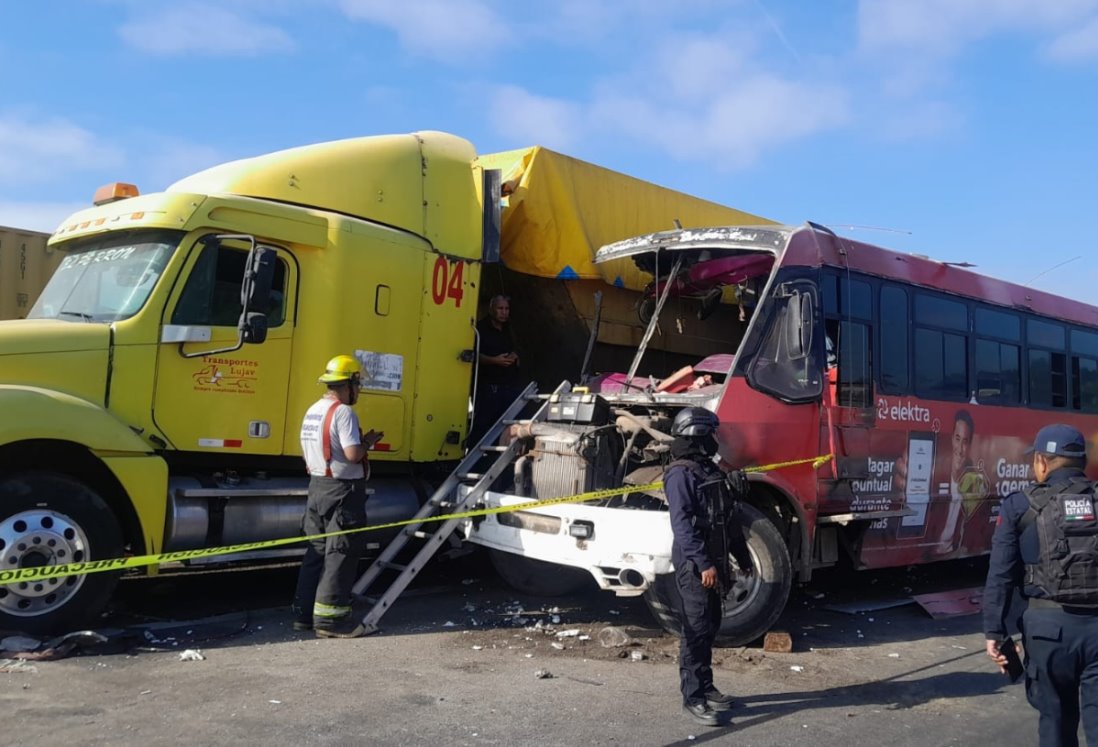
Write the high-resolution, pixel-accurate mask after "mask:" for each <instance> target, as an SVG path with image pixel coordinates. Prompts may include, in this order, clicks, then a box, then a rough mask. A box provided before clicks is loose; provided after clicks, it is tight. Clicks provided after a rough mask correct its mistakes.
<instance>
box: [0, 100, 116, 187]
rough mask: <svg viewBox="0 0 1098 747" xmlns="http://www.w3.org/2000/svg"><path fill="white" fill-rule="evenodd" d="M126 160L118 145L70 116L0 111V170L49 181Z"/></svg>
mask: <svg viewBox="0 0 1098 747" xmlns="http://www.w3.org/2000/svg"><path fill="white" fill-rule="evenodd" d="M122 161H123V155H122V153H121V151H120V150H119V149H118V148H116V147H114V146H113V145H111V144H109V143H106V142H104V141H102V140H101V139H100V138H98V137H97V136H96V135H95V134H93V133H91V132H89V131H88V130H86V129H84V128H83V127H80V126H78V125H76V124H73V123H72V122H69V121H67V120H64V119H60V118H48V119H38V120H32V119H30V118H28V117H26V116H21V115H16V114H8V115H0V173H2V174H7V175H15V176H17V177H18V178H19V180H21V181H23V182H49V181H52V180H55V179H57V178H58V177H60V176H64V175H68V174H71V173H73V172H76V171H85V170H91V169H101V168H110V167H115V166H117V165H118V164H120V163H121V162H122Z"/></svg>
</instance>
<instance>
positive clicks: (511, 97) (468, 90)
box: [0, 0, 1098, 303]
mask: <svg viewBox="0 0 1098 747" xmlns="http://www.w3.org/2000/svg"><path fill="white" fill-rule="evenodd" d="M424 129H437V130H446V131H450V132H454V133H457V134H459V135H462V136H464V137H466V138H468V139H469V140H471V141H472V142H473V143H474V144H475V145H476V147H477V149H478V150H479V151H481V152H493V151H498V150H504V149H508V148H514V147H521V146H526V145H534V144H540V145H544V146H547V147H550V148H553V149H555V150H559V151H562V152H564V153H567V154H569V155H573V156H576V157H579V158H583V159H585V160H589V161H592V162H594V163H598V164H600V165H603V166H607V167H609V168H613V169H617V170H619V171H623V172H625V173H628V174H631V175H633V176H636V177H639V178H642V179H647V180H649V181H653V182H656V183H658V184H663V185H666V186H669V187H673V188H676V189H680V190H683V191H685V192H688V193H690V194H694V195H697V196H699V197H704V198H706V199H710V200H714V201H716V202H720V203H723V204H726V205H730V206H733V207H736V208H740V209H742V210H747V211H750V212H754V213H757V214H760V215H764V216H766V217H769V218H772V219H775V220H780V221H784V222H789V223H802V222H803V221H805V220H814V221H819V222H823V223H826V224H828V225H831V226H832V227H834V228H836V230H838V231H839V232H840V233H845V234H847V235H850V236H853V237H855V238H858V239H861V240H864V241H869V242H871V243H876V244H881V245H884V246H889V247H892V248H896V249H899V250H902V251H911V252H917V253H921V254H927V255H930V256H932V257H935V258H937V259H941V260H945V261H968V262H973V263H975V264H977V265H978V271H979V272H983V273H986V274H989V275H994V276H997V277H1002V278H1006V279H1009V280H1013V281H1015V282H1020V283H1023V284H1030V283H1031V284H1032V285H1033V286H1034V287H1038V288H1042V289H1045V290H1052V291H1054V292H1059V293H1062V294H1064V295H1068V296H1071V297H1074V298H1078V299H1080V300H1084V301H1088V302H1092V303H1098V299H1096V298H1095V293H1094V289H1095V288H1096V287H1098V263H1096V262H1095V252H1094V248H1093V244H1094V237H1093V233H1094V232H1093V230H1092V229H1088V228H1087V226H1088V225H1090V224H1091V223H1092V221H1093V220H1094V218H1095V212H1096V210H1098V147H1096V145H1095V140H1096V136H1098V0H856V1H855V0H848V1H840V0H834V1H829V0H818V1H816V2H804V1H803V0H802V1H800V2H796V1H794V0H692V1H691V2H689V3H679V2H670V1H669V0H668V1H666V2H663V1H660V2H657V1H656V0H651V1H647V0H558V1H557V2H552V1H550V2H545V3H515V2H502V1H497V0H403V1H401V2H394V1H392V0H217V2H210V3H206V2H192V1H191V0H176V1H173V2H168V1H166V0H82V1H78V0H73V1H71V2H62V1H61V0H40V1H39V2H15V1H11V2H4V3H2V4H0V225H8V226H15V227H19V228H33V229H37V230H43V231H50V230H52V229H53V228H54V227H55V226H56V225H57V224H58V223H59V222H60V221H61V220H62V219H63V218H64V217H65V216H66V215H67V214H68V213H70V212H71V211H73V210H75V209H78V208H80V207H83V206H86V205H88V204H89V203H90V200H91V196H92V193H93V192H94V190H95V188H96V187H97V186H99V185H100V184H103V183H106V182H110V181H130V182H134V183H136V184H138V185H139V187H140V188H141V190H142V191H143V192H151V191H156V190H159V189H162V188H163V187H165V186H167V185H168V184H170V183H171V182H173V181H175V180H176V179H178V178H181V177H183V176H185V175H187V174H189V173H192V172H194V171H197V170H200V169H202V168H205V167H207V166H211V165H213V164H216V163H220V162H222V161H226V160H231V159H234V158H240V157H245V156H251V155H257V154H259V153H264V152H268V151H271V150H277V149H280V148H285V147H291V146H295V145H302V144H305V143H310V142H318V141H323V140H331V139H337V138H343V137H352V136H358V135H370V134H381V133H391V132H410V131H414V130H424ZM853 226H857V227H871V229H872V230H871V229H870V228H853ZM1060 263H1065V264H1062V265H1061V266H1059V267H1057V265H1059V264H1060ZM1038 276H1039V277H1038ZM1035 278H1036V279H1035Z"/></svg>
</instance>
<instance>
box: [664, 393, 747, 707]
mask: <svg viewBox="0 0 1098 747" xmlns="http://www.w3.org/2000/svg"><path fill="white" fill-rule="evenodd" d="M719 424H720V421H719V420H718V419H717V416H716V415H714V414H713V413H712V412H710V411H709V410H706V409H705V408H702V407H686V408H683V409H682V410H680V411H679V412H678V414H677V415H676V416H675V419H674V421H673V423H672V425H671V435H672V436H674V437H675V440H674V441H672V443H671V456H672V457H673V461H672V462H671V463H670V464H668V465H667V467H666V468H665V471H664V478H663V484H664V492H665V493H666V495H667V503H668V507H669V508H670V513H671V529H672V532H673V536H674V539H673V542H672V546H671V561H672V563H673V564H674V566H675V581H676V585H677V586H678V589H679V595H680V597H681V599H682V602H681V607H680V609H679V613H680V614H679V619H680V620H681V622H682V636H681V638H680V641H679V681H680V685H681V688H682V702H683V711H684V712H685V713H686V714H687V715H688V716H690V717H691V718H693V719H694V720H695V721H696V722H698V723H700V724H703V725H705V726H718V725H719V724H720V717H719V715H718V712H720V711H727V710H729V709H731V708H732V698H731V697H729V696H728V695H724V694H723V693H721V692H720V691H719V690H718V689H717V688H716V686H714V684H713V667H712V662H713V642H714V640H716V637H717V633H718V631H719V630H720V624H721V618H722V612H723V611H722V599H723V595H724V594H726V593H727V592H728V591H729V590H730V586H731V581H730V574H731V570H730V568H729V564H728V553H729V552H732V553H733V554H734V555H735V557H736V561H737V562H738V563H739V565H740V568H741V569H742V570H743V571H744V572H745V573H749V572H750V569H751V560H750V556H749V555H748V553H747V548H746V545H745V544H744V543H743V541H742V537H743V535H742V532H740V531H739V528H738V527H736V526H733V524H734V518H733V513H734V512H733V511H732V510H730V507H731V500H730V499H732V498H734V497H735V496H733V495H732V494H731V492H732V491H731V490H730V489H729V485H730V481H729V476H726V475H725V474H724V473H723V472H722V471H721V470H720V468H718V467H717V465H716V464H714V462H713V456H714V455H715V454H716V453H717V440H716V437H715V433H716V430H717V426H718V425H719ZM731 477H733V478H735V483H736V484H735V489H736V490H737V491H742V490H743V489H744V486H745V485H746V482H745V481H744V480H743V474H742V473H738V472H737V473H733V474H732V476H731ZM717 517H723V518H717ZM736 538H738V541H736ZM729 540H732V541H731V542H730V541H729Z"/></svg>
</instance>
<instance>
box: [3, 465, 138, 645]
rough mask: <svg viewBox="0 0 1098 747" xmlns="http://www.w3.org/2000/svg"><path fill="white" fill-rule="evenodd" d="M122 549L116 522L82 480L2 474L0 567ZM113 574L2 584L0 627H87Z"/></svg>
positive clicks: (109, 554)
mask: <svg viewBox="0 0 1098 747" xmlns="http://www.w3.org/2000/svg"><path fill="white" fill-rule="evenodd" d="M122 550H123V540H122V530H121V528H120V527H119V524H118V520H117V519H116V518H115V516H114V514H113V512H112V511H111V510H110V508H109V507H108V506H107V504H106V502H105V501H104V500H103V499H102V498H101V497H100V496H99V495H98V494H97V493H96V492H95V491H94V490H92V489H91V488H90V487H88V486H87V485H85V484H83V483H81V482H79V481H77V480H74V479H72V478H70V477H66V476H64V475H60V474H56V473H51V472H26V473H22V474H17V475H12V476H10V477H5V478H2V479H0V569H4V570H7V569H13V568H29V567H35V566H45V565H61V564H65V563H76V562H81V561H84V560H99V559H107V558H117V557H120V556H121V554H122ZM119 575H120V574H119V573H110V572H100V573H91V574H89V575H87V576H68V577H62V578H47V579H41V580H32V581H20V582H17V583H13V584H6V585H3V586H0V628H3V629H5V630H19V631H23V632H25V633H30V634H39V635H40V634H50V633H60V632H67V631H69V630H72V629H74V628H78V627H82V626H85V625H87V624H88V623H89V622H91V621H93V620H94V619H95V618H96V617H97V616H98V614H99V613H100V612H101V611H102V610H103V608H104V607H105V606H106V604H107V601H108V600H109V599H110V596H111V593H112V592H113V591H114V588H115V586H116V585H117V584H118V578H119Z"/></svg>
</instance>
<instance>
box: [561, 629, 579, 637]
mask: <svg viewBox="0 0 1098 747" xmlns="http://www.w3.org/2000/svg"><path fill="white" fill-rule="evenodd" d="M580 632H581V631H580V629H579V628H569V629H568V630H558V631H557V638H576V637H578V636H579V635H580Z"/></svg>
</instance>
